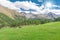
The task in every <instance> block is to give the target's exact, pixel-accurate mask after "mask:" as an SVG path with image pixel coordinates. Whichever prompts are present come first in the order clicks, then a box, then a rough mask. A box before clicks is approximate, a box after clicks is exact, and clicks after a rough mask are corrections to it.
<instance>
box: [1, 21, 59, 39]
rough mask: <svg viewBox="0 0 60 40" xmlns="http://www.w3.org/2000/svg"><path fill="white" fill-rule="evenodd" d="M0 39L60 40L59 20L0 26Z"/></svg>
mask: <svg viewBox="0 0 60 40" xmlns="http://www.w3.org/2000/svg"><path fill="white" fill-rule="evenodd" d="M0 40H60V22H52V23H47V24H40V25H30V26H23V27H22V28H9V27H8V28H2V29H0Z"/></svg>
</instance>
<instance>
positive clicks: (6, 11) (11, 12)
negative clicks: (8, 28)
mask: <svg viewBox="0 0 60 40" xmlns="http://www.w3.org/2000/svg"><path fill="white" fill-rule="evenodd" d="M0 13H3V14H5V15H7V16H9V17H11V18H13V17H14V16H15V15H17V16H25V17H26V18H27V19H29V18H38V19H40V18H46V19H54V18H57V17H60V15H56V14H55V13H53V12H49V13H44V14H38V13H37V14H33V13H24V12H20V13H19V12H17V11H16V10H12V9H8V8H6V7H3V6H1V5H0Z"/></svg>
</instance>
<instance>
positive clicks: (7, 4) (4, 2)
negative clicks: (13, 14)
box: [0, 0, 18, 10]
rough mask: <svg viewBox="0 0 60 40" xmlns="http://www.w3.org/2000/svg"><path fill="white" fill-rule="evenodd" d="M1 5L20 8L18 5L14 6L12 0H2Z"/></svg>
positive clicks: (0, 0)
mask: <svg viewBox="0 0 60 40" xmlns="http://www.w3.org/2000/svg"><path fill="white" fill-rule="evenodd" d="M0 5H2V6H5V7H8V8H10V9H14V10H16V9H18V8H17V7H15V6H14V4H13V3H12V2H10V1H9V0H0Z"/></svg>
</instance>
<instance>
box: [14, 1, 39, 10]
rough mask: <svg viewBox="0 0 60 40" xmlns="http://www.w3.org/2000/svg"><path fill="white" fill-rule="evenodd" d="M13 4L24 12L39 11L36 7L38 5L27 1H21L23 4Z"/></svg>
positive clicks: (17, 2)
mask: <svg viewBox="0 0 60 40" xmlns="http://www.w3.org/2000/svg"><path fill="white" fill-rule="evenodd" d="M14 4H15V6H16V7H18V8H22V9H25V10H29V9H33V10H39V9H40V7H39V6H37V5H38V4H35V3H33V2H31V1H30V2H28V1H23V2H19V1H16V2H15V3H14Z"/></svg>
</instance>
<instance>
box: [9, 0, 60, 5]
mask: <svg viewBox="0 0 60 40" xmlns="http://www.w3.org/2000/svg"><path fill="white" fill-rule="evenodd" d="M10 1H11V2H15V1H32V2H34V3H37V4H39V5H41V4H43V3H44V2H46V1H47V2H48V1H49V2H53V3H54V4H56V5H60V0H42V2H38V0H10Z"/></svg>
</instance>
